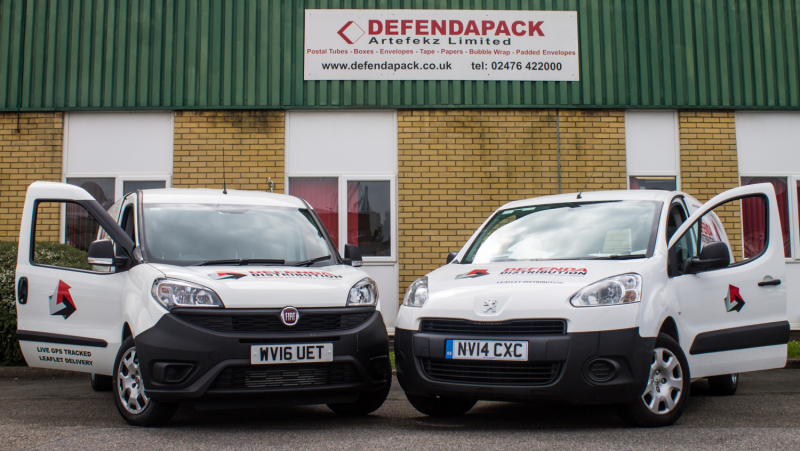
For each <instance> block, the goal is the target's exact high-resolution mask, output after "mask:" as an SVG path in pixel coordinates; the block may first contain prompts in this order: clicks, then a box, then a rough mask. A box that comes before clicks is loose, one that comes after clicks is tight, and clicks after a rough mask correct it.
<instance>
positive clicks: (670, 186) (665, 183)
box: [630, 175, 678, 191]
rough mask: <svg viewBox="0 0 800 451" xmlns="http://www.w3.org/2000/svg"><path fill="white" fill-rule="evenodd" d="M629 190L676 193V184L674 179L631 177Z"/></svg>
mask: <svg viewBox="0 0 800 451" xmlns="http://www.w3.org/2000/svg"><path fill="white" fill-rule="evenodd" d="M630 189H660V190H665V191H677V189H678V184H677V180H676V178H675V177H668V176H667V177H664V176H633V175H632V176H631V177H630Z"/></svg>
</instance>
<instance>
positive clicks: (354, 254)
mask: <svg viewBox="0 0 800 451" xmlns="http://www.w3.org/2000/svg"><path fill="white" fill-rule="evenodd" d="M344 264H345V265H350V266H356V267H358V266H361V265H362V264H363V261H362V260H361V249H359V248H358V246H353V245H352V244H345V245H344Z"/></svg>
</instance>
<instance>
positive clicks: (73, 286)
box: [15, 182, 133, 375]
mask: <svg viewBox="0 0 800 451" xmlns="http://www.w3.org/2000/svg"><path fill="white" fill-rule="evenodd" d="M98 238H103V239H110V240H111V241H112V243H113V244H114V246H115V252H116V253H117V256H123V257H127V258H128V261H129V262H133V260H131V259H130V255H131V253H132V251H133V242H132V241H131V239H130V238H129V237H128V236H127V235H125V233H124V232H123V231H122V229H120V227H119V226H118V225H117V224H116V222H115V221H114V220H113V219H112V218H111V216H109V214H108V213H106V211H105V210H104V209H103V207H102V206H101V205H100V204H99V203H98V202H97V201H96V200H95V199H94V198H93V197H92V196H91V195H90V194H89V193H88V192H86V191H85V190H83V189H82V188H79V187H76V186H72V185H67V184H64V183H51V182H36V183H33V184H32V185H31V186H30V187H29V188H28V192H27V195H26V197H25V207H24V210H23V213H22V225H21V227H20V240H19V253H18V255H17V268H16V280H15V282H16V287H17V337H18V338H19V340H20V347H21V348H22V353H23V354H24V356H25V360H26V361H27V362H28V365H30V366H32V367H41V368H53V369H62V370H70V371H80V372H87V373H95V374H104V375H111V373H112V367H113V365H114V359H115V358H116V354H117V350H118V349H119V345H120V341H121V335H122V326H121V316H122V315H121V312H122V293H123V290H125V287H126V286H127V285H128V284H129V280H128V277H129V274H128V271H127V267H128V266H129V265H130V263H128V266H123V267H113V266H93V265H91V264H90V262H89V260H88V254H87V251H88V249H89V246H90V245H91V243H92V242H93V241H95V240H96V239H98Z"/></svg>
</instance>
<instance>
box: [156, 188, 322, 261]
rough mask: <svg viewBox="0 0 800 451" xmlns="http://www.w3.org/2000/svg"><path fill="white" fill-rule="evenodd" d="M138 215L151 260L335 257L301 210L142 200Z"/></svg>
mask: <svg viewBox="0 0 800 451" xmlns="http://www.w3.org/2000/svg"><path fill="white" fill-rule="evenodd" d="M142 218H143V222H144V227H143V229H142V232H143V233H142V236H143V240H144V246H143V248H144V251H145V256H146V258H147V261H148V262H151V263H167V264H173V265H179V266H189V265H197V264H209V265H210V264H215V263H219V264H286V265H293V264H297V263H303V262H309V261H310V260H315V259H321V260H320V261H319V264H330V263H331V262H332V260H331V259H332V257H331V256H332V255H335V253H334V252H333V251H332V250H331V249H330V247H329V246H328V243H327V241H326V240H325V233H324V232H323V230H321V229H320V228H319V227H317V224H316V222H315V221H314V218H313V216H312V214H311V212H309V211H308V210H305V209H298V208H286V207H265V206H260V205H258V206H254V205H210V204H148V203H145V204H144V205H143V209H142ZM325 256H327V257H328V258H325V259H322V257H325ZM237 260H240V261H239V262H237ZM249 260H254V262H253V263H249V262H248V261H249ZM314 263H317V262H310V263H307V264H314Z"/></svg>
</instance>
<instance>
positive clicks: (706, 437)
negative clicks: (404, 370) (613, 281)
mask: <svg viewBox="0 0 800 451" xmlns="http://www.w3.org/2000/svg"><path fill="white" fill-rule="evenodd" d="M18 376H19V377H17V378H16V379H14V378H13V377H6V378H0V449H48V450H50V449H56V450H60V449H65V450H66V449H69V450H77V449H191V450H206V449H287V450H304V449H380V450H385V449H409V450H414V451H420V450H427V449H480V450H490V449H526V450H527V449H667V448H669V449H725V450H731V449H756V448H758V449H795V450H796V449H800V370H798V369H784V370H775V371H765V372H760V373H751V374H745V375H743V376H742V378H741V381H740V386H739V393H737V394H736V395H735V396H733V397H724V398H722V397H711V396H705V395H704V391H705V390H706V389H707V385H706V383H705V382H704V381H700V382H697V383H695V384H694V386H693V388H692V390H693V393H692V395H693V396H692V399H691V402H690V404H689V407H688V410H687V412H686V413H685V414H684V416H683V418H682V419H681V420H680V421H679V423H678V424H677V425H675V426H673V427H670V428H663V429H658V430H647V429H630V428H626V427H625V426H624V425H623V424H622V423H621V422H620V420H618V419H617V418H616V416H615V415H614V414H613V411H612V410H611V409H609V408H606V407H579V406H571V405H563V404H512V403H490V402H482V403H479V404H478V405H477V406H476V407H475V408H474V409H473V410H471V411H470V413H468V414H467V415H465V416H463V417H461V418H456V419H431V418H427V417H425V416H422V415H420V414H418V413H417V412H416V411H415V410H414V409H413V408H412V407H411V405H410V404H408V402H407V401H406V399H405V397H404V396H403V392H402V391H401V390H400V389H399V386H398V385H397V383H396V381H395V385H394V387H393V390H392V392H391V394H390V395H389V400H387V402H386V404H384V406H383V407H382V408H381V409H380V410H379V411H378V412H376V414H374V415H372V416H370V417H366V418H361V419H348V418H342V417H339V416H337V415H335V414H334V413H332V412H331V411H329V410H328V409H327V408H326V407H324V406H319V407H317V406H315V407H300V408H282V409H274V408H273V409H269V410H267V409H261V410H242V411H217V412H199V411H196V410H194V409H193V408H192V407H191V406H190V405H184V406H181V408H180V410H179V411H178V413H177V415H176V416H175V418H174V419H173V421H172V422H171V423H170V425H169V427H166V428H160V429H145V428H134V427H130V426H127V425H126V424H125V423H124V422H123V421H122V420H121V419H120V417H119V416H118V414H117V411H116V407H115V406H114V402H113V399H112V398H111V395H110V394H109V393H95V392H93V391H92V390H91V388H90V387H89V380H88V377H86V376H82V375H81V376H79V377H56V378H53V377H41V376H38V377H35V379H34V378H33V377H32V376H30V375H28V376H23V375H18Z"/></svg>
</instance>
